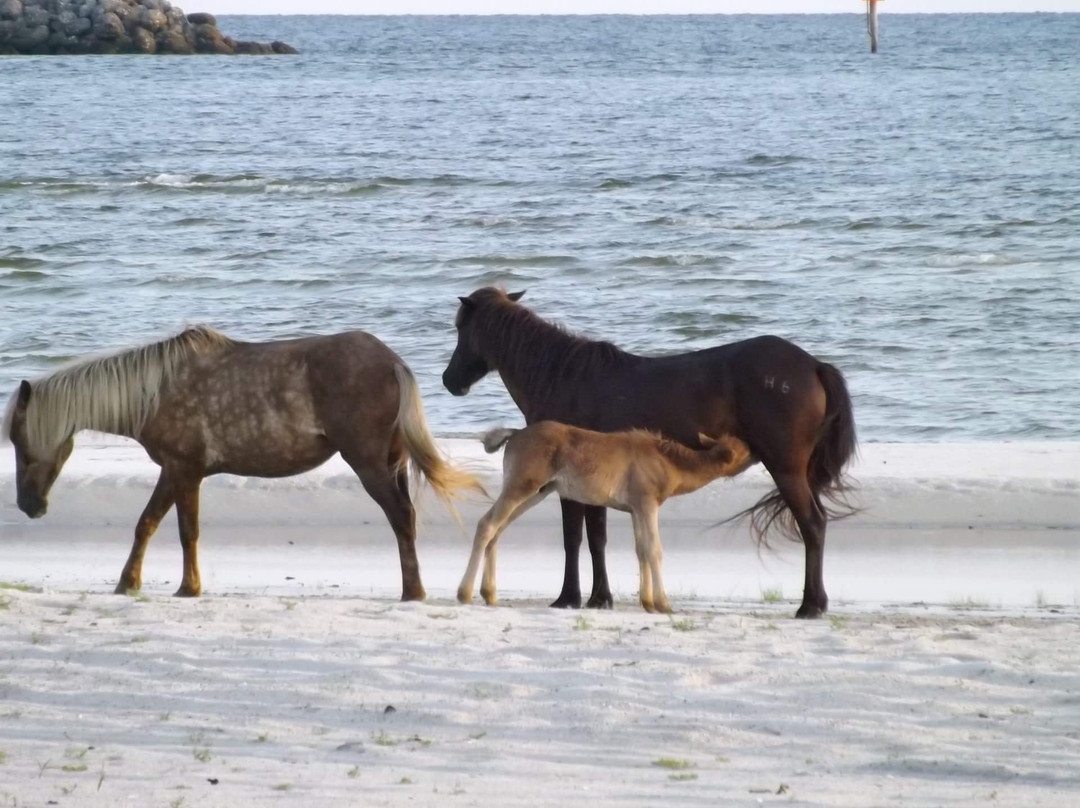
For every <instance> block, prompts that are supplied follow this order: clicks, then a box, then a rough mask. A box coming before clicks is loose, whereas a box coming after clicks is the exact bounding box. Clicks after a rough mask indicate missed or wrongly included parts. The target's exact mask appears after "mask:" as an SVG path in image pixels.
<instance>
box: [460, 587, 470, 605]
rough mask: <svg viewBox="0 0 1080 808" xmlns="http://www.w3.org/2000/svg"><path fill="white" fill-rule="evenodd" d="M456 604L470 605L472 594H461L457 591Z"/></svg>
mask: <svg viewBox="0 0 1080 808" xmlns="http://www.w3.org/2000/svg"><path fill="white" fill-rule="evenodd" d="M457 599H458V603H463V604H465V605H466V606H467V605H469V604H470V603H472V592H462V591H461V590H458V593H457Z"/></svg>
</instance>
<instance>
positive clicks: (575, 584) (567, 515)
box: [551, 498, 585, 609]
mask: <svg viewBox="0 0 1080 808" xmlns="http://www.w3.org/2000/svg"><path fill="white" fill-rule="evenodd" d="M559 504H560V505H561V506H562V529H563V551H564V552H565V553H566V569H565V570H564V571H563V585H562V592H560V593H559V597H557V598H555V602H554V603H552V604H551V606H552V608H555V609H580V608H581V577H580V572H579V568H578V554H579V553H580V552H581V529H582V526H583V524H584V521H585V506H584V505H582V504H581V503H580V502H574V501H573V500H570V499H562V498H560V499H559Z"/></svg>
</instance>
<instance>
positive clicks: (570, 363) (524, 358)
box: [482, 306, 632, 418]
mask: <svg viewBox="0 0 1080 808" xmlns="http://www.w3.org/2000/svg"><path fill="white" fill-rule="evenodd" d="M482 328H483V329H484V332H485V333H484V334H483V337H484V338H483V344H484V349H485V356H484V359H485V360H486V361H487V362H488V364H489V366H491V367H492V368H493V369H495V370H497V371H498V372H499V375H500V376H501V377H502V379H503V383H504V384H505V385H506V388H507V390H508V391H509V392H510V395H511V397H512V398H513V399H514V402H515V403H516V404H517V405H518V408H519V409H521V411H522V412H523V413H525V415H526V418H529V417H530V416H535V417H538V418H548V417H554V416H557V415H558V413H557V412H555V413H552V412H550V411H549V410H550V409H551V408H550V406H549V404H550V397H551V396H552V395H554V394H556V391H557V390H558V391H564V392H565V391H566V389H567V388H572V387H574V386H576V385H579V384H581V383H583V382H584V381H585V376H584V374H583V371H585V370H586V369H587V368H588V367H590V366H591V365H593V364H595V363H597V362H604V363H606V364H612V363H614V362H618V361H622V360H624V359H629V358H632V355H631V354H627V353H625V352H623V351H620V350H619V349H618V348H615V346H613V345H609V344H607V343H600V342H593V341H591V340H588V339H585V338H583V337H578V336H575V335H573V334H570V333H567V332H566V331H565V330H563V329H562V328H561V327H559V326H557V325H554V324H553V323H549V322H547V321H546V320H544V319H542V318H540V317H538V316H536V315H535V314H533V313H532V312H531V311H529V310H528V309H525V308H523V307H518V306H514V308H513V309H504V310H501V311H500V310H496V311H493V312H491V313H490V314H489V316H488V318H487V319H486V322H484V323H483V325H482Z"/></svg>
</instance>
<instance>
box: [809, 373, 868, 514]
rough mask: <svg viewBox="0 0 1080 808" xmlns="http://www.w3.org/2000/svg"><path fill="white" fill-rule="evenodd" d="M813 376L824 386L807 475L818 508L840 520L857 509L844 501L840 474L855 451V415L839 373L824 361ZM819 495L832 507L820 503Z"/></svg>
mask: <svg viewBox="0 0 1080 808" xmlns="http://www.w3.org/2000/svg"><path fill="white" fill-rule="evenodd" d="M817 375H818V379H819V380H820V381H821V386H822V387H824V388H825V419H824V421H822V424H821V428H820V432H819V433H818V439H817V442H816V443H815V444H814V451H813V452H812V453H811V455H810V466H809V469H808V471H807V478H808V479H809V482H810V490H811V491H812V492H813V494H814V502H815V503H816V504H817V506H818V510H820V511H821V512H822V513H824V514H825V515H826V516H827V517H829V518H830V519H842V518H843V517H845V516H851V515H852V514H853V513H855V512H856V511H857V510H858V509H857V508H855V507H854V506H852V505H851V503H849V502H848V501H847V498H846V496H845V495H846V494H847V492H848V491H849V490H850V485H849V483H848V482H847V480H846V479H845V477H844V467H845V466H846V465H847V464H848V461H850V460H851V459H852V458H853V457H854V456H855V452H856V451H857V450H858V439H857V438H856V436H855V416H854V414H853V412H852V409H851V396H850V395H849V394H848V389H847V382H845V381H844V376H843V374H842V373H840V371H839V370H837V368H835V367H834V366H833V365H830V364H829V363H828V362H822V363H820V364H819V365H818V368H817ZM822 496H824V497H825V499H827V500H828V501H829V502H831V503H832V504H833V506H834V507H831V508H830V507H827V506H826V505H825V504H824V503H822V501H821V498H822Z"/></svg>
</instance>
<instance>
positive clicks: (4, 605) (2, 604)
mask: <svg viewBox="0 0 1080 808" xmlns="http://www.w3.org/2000/svg"><path fill="white" fill-rule="evenodd" d="M10 608H11V598H5V597H4V596H3V595H0V612H4V611H7V610H8V609H10Z"/></svg>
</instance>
